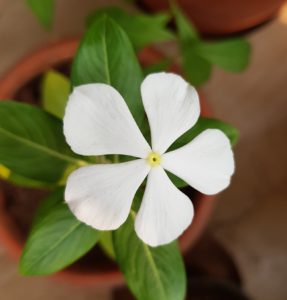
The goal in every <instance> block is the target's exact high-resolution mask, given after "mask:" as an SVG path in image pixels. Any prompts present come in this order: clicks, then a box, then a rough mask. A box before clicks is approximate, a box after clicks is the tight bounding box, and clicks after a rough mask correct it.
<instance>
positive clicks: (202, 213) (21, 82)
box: [0, 39, 215, 287]
mask: <svg viewBox="0 0 287 300" xmlns="http://www.w3.org/2000/svg"><path fill="white" fill-rule="evenodd" d="M78 41H79V40H78V39H73V40H66V41H62V42H58V43H55V44H52V45H49V46H48V47H45V48H42V49H40V50H38V51H36V52H35V53H33V54H32V55H30V56H28V57H25V58H24V59H23V60H21V61H20V62H19V63H18V64H17V65H16V66H15V67H14V68H12V69H11V70H9V71H8V72H7V74H6V75H5V76H4V77H3V78H2V79H1V80H0V99H14V98H15V96H16V95H17V93H18V91H19V90H20V89H21V88H23V86H26V85H27V84H28V83H29V82H31V81H33V80H35V78H37V77H39V75H41V73H43V72H44V71H46V70H48V69H50V68H53V67H56V66H59V65H61V64H64V63H69V62H70V61H71V60H72V58H73V56H74V53H75V51H76V48H77V46H78ZM139 58H140V61H141V63H142V64H143V65H147V64H152V63H154V62H156V61H157V60H159V59H160V58H161V55H160V54H159V53H158V52H156V51H155V50H153V49H151V48H148V49H145V50H143V51H142V52H141V53H140V54H139ZM18 100H19V99H18ZM202 111H203V114H205V115H206V112H207V109H206V105H205V103H204V102H202ZM0 192H1V193H0V242H1V243H2V244H3V245H5V246H6V248H7V249H8V251H9V253H10V254H11V255H12V256H13V257H15V258H17V259H18V258H19V257H20V254H21V250H22V248H23V243H24V240H25V237H23V236H20V234H19V229H18V228H17V225H16V224H15V223H13V220H12V218H11V216H10V215H9V213H8V212H7V209H6V207H7V205H6V204H7V195H6V194H5V193H4V191H3V190H2V191H0ZM20 194H21V191H20ZM192 200H193V202H194V205H195V216H194V220H193V222H192V224H191V226H190V227H189V228H188V229H187V230H186V231H185V233H184V234H183V235H182V236H181V238H180V247H181V250H182V252H185V251H186V250H187V249H188V248H190V247H191V246H192V245H193V244H194V242H195V241H196V239H197V238H198V237H199V236H200V234H201V233H202V231H203V229H204V228H205V226H206V224H207V222H208V219H209V215H210V213H211V211H212V209H213V206H214V203H215V201H214V197H207V196H204V195H202V194H200V193H197V192H196V193H195V195H194V197H193V199H192ZM22 235H23V234H22ZM52 278H54V279H57V280H63V281H68V282H71V283H77V284H91V285H93V286H95V285H101V286H103V285H106V286H109V287H112V286H116V285H120V284H122V283H123V276H122V274H121V273H120V271H119V270H118V269H117V267H116V266H115V267H114V268H113V269H108V270H105V269H102V270H97V269H94V270H90V271H89V272H80V271H78V269H73V268H68V269H66V270H64V271H61V272H59V273H57V274H55V275H53V276H52Z"/></svg>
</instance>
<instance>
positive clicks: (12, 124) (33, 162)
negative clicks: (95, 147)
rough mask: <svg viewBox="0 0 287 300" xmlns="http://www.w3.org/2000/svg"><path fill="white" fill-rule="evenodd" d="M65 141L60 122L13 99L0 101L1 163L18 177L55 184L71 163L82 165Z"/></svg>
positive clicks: (35, 108) (37, 109)
mask: <svg viewBox="0 0 287 300" xmlns="http://www.w3.org/2000/svg"><path fill="white" fill-rule="evenodd" d="M80 159H81V158H80V157H78V156H76V155H75V154H74V153H73V152H72V151H71V150H70V148H69V146H68V145H67V144H66V142H65V138H64V135H63V126H62V122H61V121H60V120H59V119H57V118H56V117H54V116H52V115H50V114H49V113H47V112H45V111H43V110H41V109H39V108H37V107H34V106H31V105H27V104H21V103H17V102H13V101H1V103H0V164H2V165H4V166H5V167H6V168H7V169H9V170H10V171H11V172H12V173H15V174H17V175H19V176H21V177H25V178H27V179H32V180H34V181H38V182H43V183H47V184H57V183H58V182H59V181H60V180H61V179H62V176H63V175H64V174H65V172H66V169H67V168H70V166H71V165H73V166H74V165H78V166H79V165H83V164H85V162H84V161H82V160H80Z"/></svg>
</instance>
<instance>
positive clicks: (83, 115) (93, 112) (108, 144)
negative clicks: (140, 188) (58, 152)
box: [64, 83, 150, 158]
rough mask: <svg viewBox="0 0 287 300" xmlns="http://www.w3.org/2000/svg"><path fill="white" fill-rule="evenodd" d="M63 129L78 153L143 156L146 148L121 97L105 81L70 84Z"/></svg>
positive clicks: (147, 149)
mask: <svg viewBox="0 0 287 300" xmlns="http://www.w3.org/2000/svg"><path fill="white" fill-rule="evenodd" d="M64 133H65V136H66V140H67V142H68V144H69V145H70V146H71V148H72V149H73V151H74V152H76V153H78V154H81V155H105V154H124V155H131V156H136V157H141V158H145V157H146V156H147V153H148V152H150V146H149V145H148V143H147V142H146V140H145V138H144V137H143V135H142V133H141V131H140V130H139V128H138V126H137V124H136V122H135V120H134V119H133V117H132V114H131V113H130V111H129V109H128V106H127V104H126V103H125V101H124V99H123V98H122V96H121V95H120V94H119V93H118V92H117V91H116V90H115V89H114V88H113V87H111V86H109V85H106V84H101V83H96V84H85V85H81V86H78V87H75V88H74V90H73V92H72V94H71V95H70V98H69V101H68V104H67V107H66V112H65V116H64Z"/></svg>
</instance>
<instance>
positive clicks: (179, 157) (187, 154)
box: [162, 129, 234, 195]
mask: <svg viewBox="0 0 287 300" xmlns="http://www.w3.org/2000/svg"><path fill="white" fill-rule="evenodd" d="M162 166H163V168H165V169H166V170H168V171H170V172H171V173H173V174H175V175H176V176H178V177H180V178H181V179H183V180H184V181H185V182H187V183H188V184H189V185H190V186H192V187H193V188H195V189H197V190H198V191H200V192H201V193H204V194H207V195H212V194H216V193H218V192H220V191H222V190H223V189H225V188H226V187H227V186H228V185H229V183H230V179H231V175H232V174H233V173H234V158H233V152H232V149H231V145H230V142H229V139H228V138H227V136H226V135H225V134H224V133H223V132H222V131H220V130H218V129H207V130H205V131H203V132H202V133H201V134H200V135H198V136H197V137H196V138H194V139H193V140H192V141H191V142H190V143H188V144H187V145H185V146H183V147H181V148H179V149H177V150H174V151H171V152H168V153H165V154H164V155H163V156H162Z"/></svg>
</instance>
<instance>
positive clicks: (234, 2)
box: [139, 0, 284, 35]
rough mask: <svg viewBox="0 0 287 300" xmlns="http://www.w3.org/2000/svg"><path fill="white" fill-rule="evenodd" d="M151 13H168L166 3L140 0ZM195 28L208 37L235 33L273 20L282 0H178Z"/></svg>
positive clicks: (157, 0) (164, 0)
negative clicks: (164, 11)
mask: <svg viewBox="0 0 287 300" xmlns="http://www.w3.org/2000/svg"><path fill="white" fill-rule="evenodd" d="M139 3H140V4H142V5H143V6H144V7H145V8H147V9H149V10H151V11H154V12H155V11H156V12H157V11H161V10H167V9H168V7H169V4H168V3H169V1H168V0H156V1H154V0H139ZM177 3H178V4H179V5H180V6H181V7H182V9H183V11H184V12H185V13H186V14H187V16H189V17H190V19H191V21H192V22H193V24H194V25H195V26H196V28H197V29H198V30H199V31H200V32H201V33H204V34H208V35H227V34H232V33H238V32H240V31H245V30H248V29H251V28H253V27H256V26H258V25H261V24H263V23H265V22H266V21H268V20H270V19H272V18H273V17H274V16H275V15H276V13H277V12H278V10H279V8H280V6H281V5H282V4H283V3H284V0H249V1H242V0H218V1H214V0H177Z"/></svg>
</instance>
